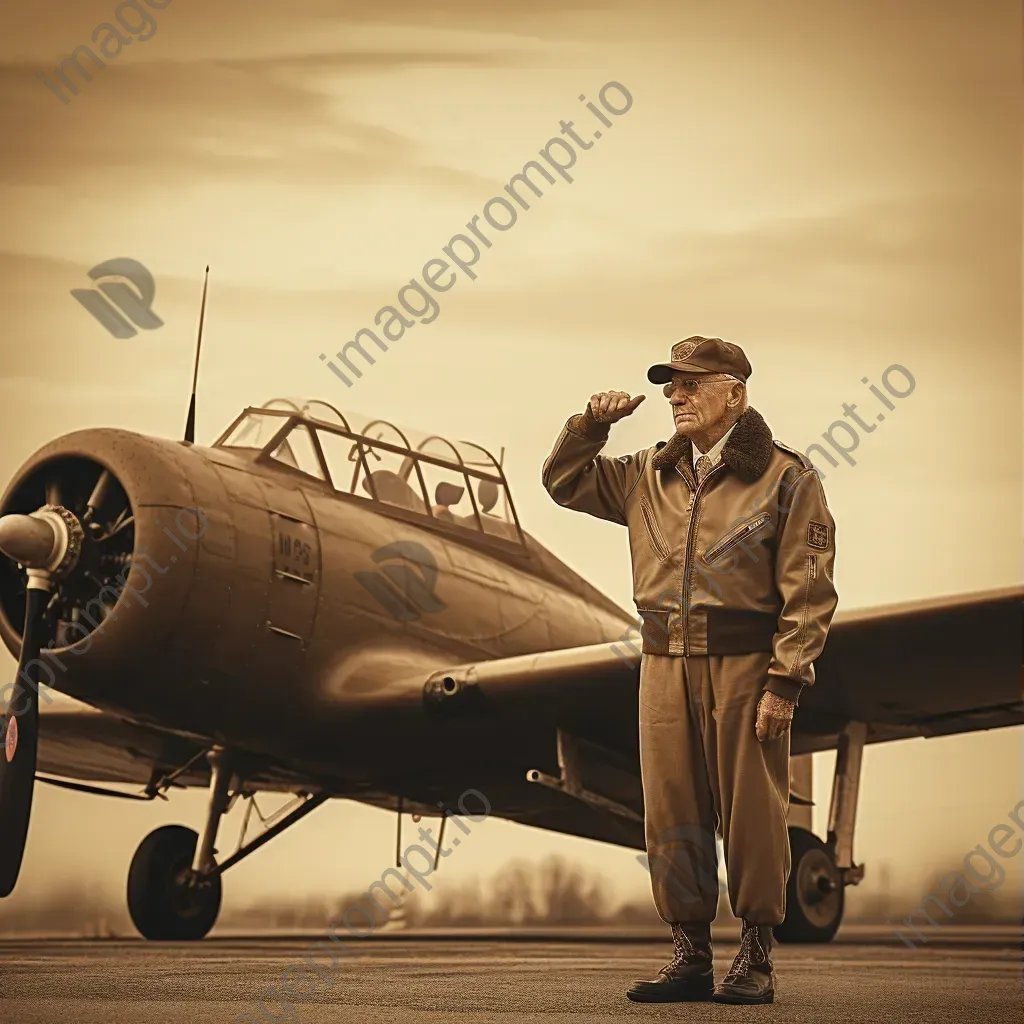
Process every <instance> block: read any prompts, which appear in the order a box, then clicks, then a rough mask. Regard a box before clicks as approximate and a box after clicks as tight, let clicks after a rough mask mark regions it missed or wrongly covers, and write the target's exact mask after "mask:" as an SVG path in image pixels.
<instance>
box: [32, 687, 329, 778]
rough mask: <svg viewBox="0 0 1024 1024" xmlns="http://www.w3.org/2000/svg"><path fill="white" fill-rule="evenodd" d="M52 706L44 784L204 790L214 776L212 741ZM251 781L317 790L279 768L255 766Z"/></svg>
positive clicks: (64, 703) (42, 748) (71, 706)
mask: <svg viewBox="0 0 1024 1024" xmlns="http://www.w3.org/2000/svg"><path fill="white" fill-rule="evenodd" d="M44 693H48V695H49V696H51V697H52V698H53V706H52V707H51V706H49V705H47V704H46V699H45V697H44V698H43V699H42V700H41V702H40V705H41V706H40V736H39V756H38V767H37V777H38V778H40V779H41V780H42V781H53V780H52V777H53V776H56V777H57V778H58V779H80V780H83V781H88V782H92V783H124V784H127V785H134V786H138V787H139V788H140V789H145V787H157V786H158V785H159V783H160V782H161V781H162V780H166V779H171V781H170V782H169V786H171V787H176V788H185V787H190V786H199V787H205V786H207V785H208V784H209V778H210V772H209V767H208V765H207V763H206V760H205V757H204V756H203V755H204V754H205V752H206V751H207V749H208V748H209V746H210V742H211V741H210V740H209V739H207V738H205V737H202V736H193V735H190V734H187V733H180V732H174V731H171V730H167V729H161V728H159V727H157V726H154V725H149V724H145V723H141V722H135V721H132V720H130V719H127V718H122V717H120V716H118V715H113V714H110V713H109V712H106V711H99V710H97V709H96V708H93V707H90V706H89V705H87V704H82V703H79V702H78V701H76V700H72V699H71V698H70V697H66V696H64V695H63V694H57V693H56V692H55V691H53V690H49V691H44ZM247 779H248V780H249V782H250V783H251V787H252V788H253V789H260V790H265V791H275V792H295V791H296V790H297V789H300V788H302V784H303V783H305V784H306V785H305V788H306V789H307V790H313V789H316V788H317V787H316V786H315V785H310V784H309V783H310V780H309V779H305V780H303V779H301V778H298V777H297V776H295V775H294V774H289V773H288V772H286V771H284V770H282V769H281V768H280V767H279V766H277V765H271V764H269V763H268V764H261V765H253V766H252V768H251V772H250V773H247Z"/></svg>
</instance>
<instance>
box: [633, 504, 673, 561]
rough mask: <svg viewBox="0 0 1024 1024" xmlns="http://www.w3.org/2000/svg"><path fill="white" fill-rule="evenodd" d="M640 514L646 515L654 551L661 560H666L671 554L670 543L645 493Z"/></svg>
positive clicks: (645, 522) (648, 535)
mask: <svg viewBox="0 0 1024 1024" xmlns="http://www.w3.org/2000/svg"><path fill="white" fill-rule="evenodd" d="M640 514H641V515H642V516H643V517H644V526H645V527H646V529H647V539H648V540H649V541H650V542H651V547H652V548H653V550H654V553H655V554H656V555H657V556H658V559H659V560H660V561H662V562H663V561H665V559H666V558H668V556H669V554H670V552H669V548H668V543H667V542H666V540H665V535H664V534H663V533H662V532H661V527H660V526H659V525H658V520H657V519H655V517H654V509H653V508H651V503H650V502H649V501H648V500H647V498H646V497H645V496H643V495H641V497H640Z"/></svg>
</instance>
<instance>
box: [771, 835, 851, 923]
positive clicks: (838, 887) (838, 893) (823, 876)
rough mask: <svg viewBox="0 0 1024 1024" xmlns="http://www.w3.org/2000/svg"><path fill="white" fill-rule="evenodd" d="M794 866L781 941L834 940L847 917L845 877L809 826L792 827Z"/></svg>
mask: <svg viewBox="0 0 1024 1024" xmlns="http://www.w3.org/2000/svg"><path fill="white" fill-rule="evenodd" d="M789 849H790V853H791V855H792V861H793V865H792V868H791V870H790V872H789V881H788V882H787V883H786V920H785V921H783V922H782V924H780V925H776V927H775V928H774V929H772V933H773V934H774V936H775V938H776V939H777V940H778V941H779V942H830V941H831V940H832V938H833V937H834V936H835V934H836V932H837V931H839V925H840V924H841V922H842V920H843V878H842V875H841V874H840V873H839V869H838V868H837V867H836V862H835V859H834V857H833V856H832V853H831V851H830V850H829V848H828V847H827V846H826V845H825V844H824V843H823V842H822V841H821V840H820V839H819V838H818V837H817V836H816V835H815V834H814V833H813V832H808V831H807V829H805V828H796V827H795V826H792V825H791V826H790V828H789Z"/></svg>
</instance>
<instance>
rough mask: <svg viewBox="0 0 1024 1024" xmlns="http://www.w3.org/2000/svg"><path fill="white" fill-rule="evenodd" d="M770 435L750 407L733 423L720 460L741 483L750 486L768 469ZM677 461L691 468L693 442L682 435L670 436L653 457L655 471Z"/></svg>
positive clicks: (770, 448) (771, 447) (670, 465)
mask: <svg viewBox="0 0 1024 1024" xmlns="http://www.w3.org/2000/svg"><path fill="white" fill-rule="evenodd" d="M772 450H773V442H772V432H771V430H769V428H768V424H767V423H765V421H764V420H763V419H762V417H761V414H760V413H759V412H758V411H757V410H756V409H753V408H749V409H747V411H746V412H745V413H744V414H743V415H742V416H741V417H740V418H739V419H738V420H737V421H736V427H735V429H734V430H733V432H732V433H731V434H730V435H729V440H728V441H727V442H726V444H725V447H724V448H723V449H722V461H723V462H724V463H725V464H726V465H727V466H728V467H729V468H730V469H731V470H732V471H733V472H734V473H735V474H736V475H737V476H738V477H739V478H740V479H741V480H743V481H745V482H746V483H752V482H753V481H754V480H756V479H757V478H758V477H759V476H760V475H761V474H762V473H763V472H764V471H765V470H766V469H767V468H768V462H769V460H770V459H771V457H772ZM680 459H685V460H686V465H687V466H692V465H693V442H692V441H691V440H690V439H689V438H688V437H683V435H682V434H673V435H672V437H671V439H670V440H668V441H666V442H663V443H662V444H661V446H660V447H659V448H658V451H657V452H656V453H655V455H654V461H653V462H652V465H653V466H654V468H655V469H671V468H672V467H673V466H675V465H677V464H678V462H679V460H680Z"/></svg>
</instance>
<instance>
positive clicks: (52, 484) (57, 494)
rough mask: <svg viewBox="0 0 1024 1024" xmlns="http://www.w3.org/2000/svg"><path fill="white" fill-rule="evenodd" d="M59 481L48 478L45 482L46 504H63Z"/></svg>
mask: <svg viewBox="0 0 1024 1024" xmlns="http://www.w3.org/2000/svg"><path fill="white" fill-rule="evenodd" d="M61 497H62V496H61V490H60V481H58V480H49V481H47V484H46V504H47V505H63V504H64V502H63V501H62V500H61Z"/></svg>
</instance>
